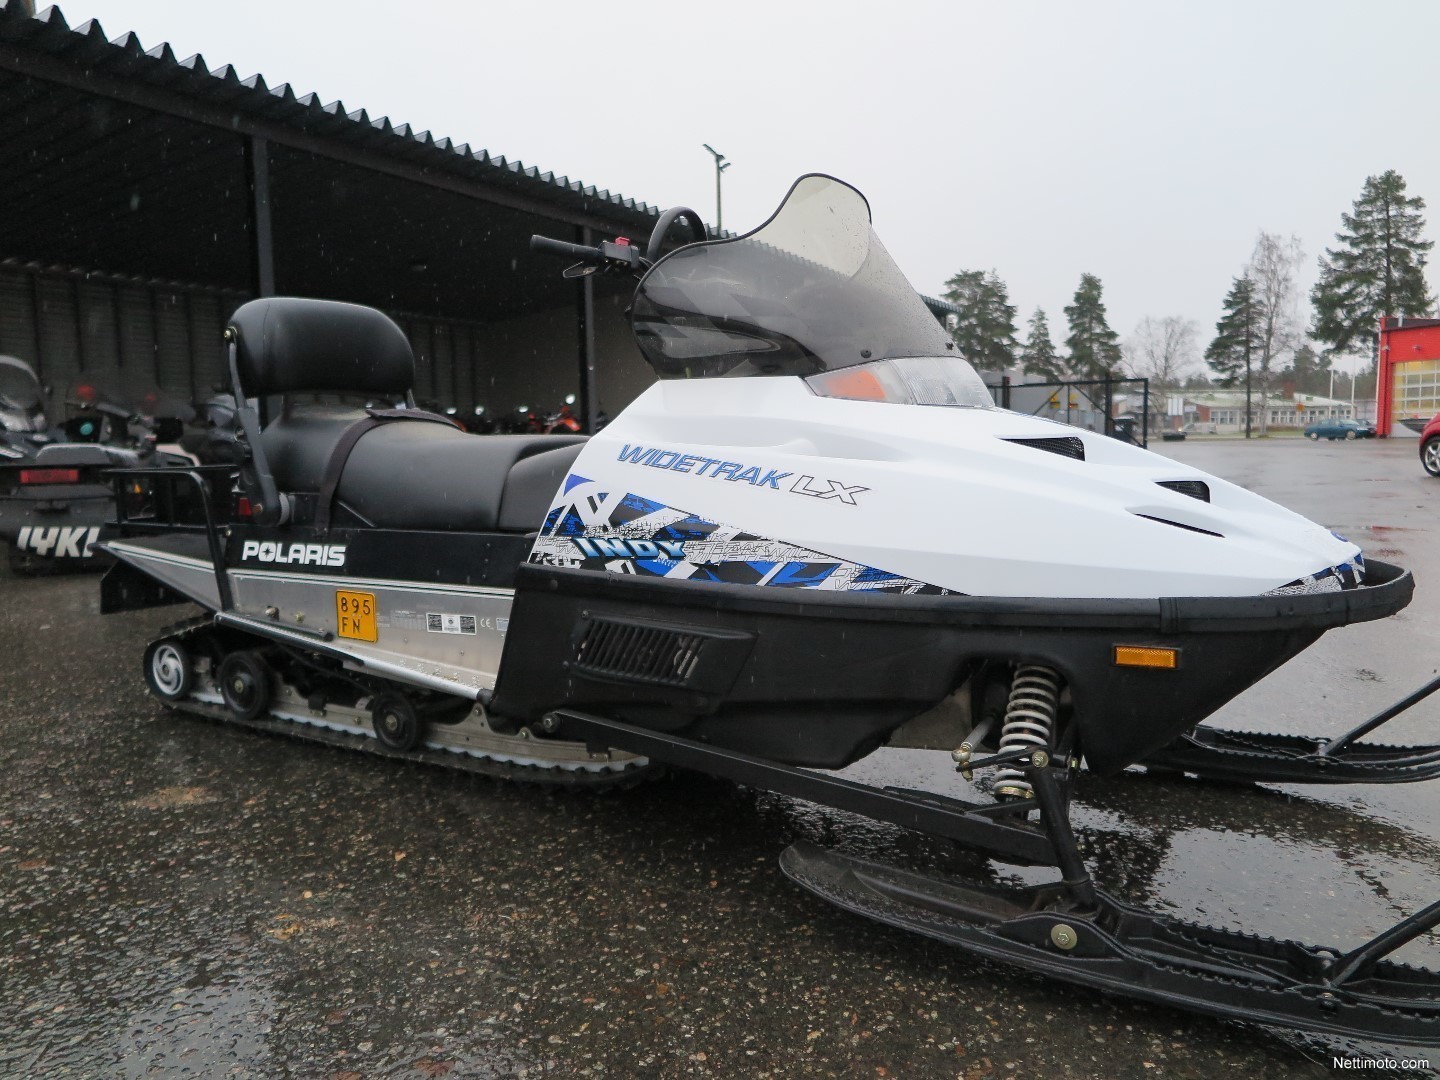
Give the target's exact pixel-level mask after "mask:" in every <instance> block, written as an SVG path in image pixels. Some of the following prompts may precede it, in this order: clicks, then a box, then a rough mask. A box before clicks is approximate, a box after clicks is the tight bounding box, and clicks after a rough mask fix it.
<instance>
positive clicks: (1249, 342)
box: [1205, 276, 1260, 439]
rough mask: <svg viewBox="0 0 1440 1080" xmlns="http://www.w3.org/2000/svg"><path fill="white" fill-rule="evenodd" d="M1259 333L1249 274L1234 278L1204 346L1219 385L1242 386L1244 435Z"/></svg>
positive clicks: (1257, 313)
mask: <svg viewBox="0 0 1440 1080" xmlns="http://www.w3.org/2000/svg"><path fill="white" fill-rule="evenodd" d="M1259 335H1260V304H1259V302H1258V301H1257V300H1256V298H1255V283H1254V282H1253V281H1251V280H1250V278H1249V276H1241V277H1238V278H1236V279H1235V282H1234V284H1233V285H1231V286H1230V291H1229V292H1228V293H1227V294H1226V295H1225V314H1223V315H1221V316H1220V321H1219V322H1217V323H1216V324H1215V338H1214V340H1213V341H1211V342H1210V346H1209V347H1208V348H1207V349H1206V350H1205V362H1206V363H1208V364H1209V365H1210V368H1211V370H1212V371H1214V372H1215V374H1216V375H1217V376H1219V381H1220V385H1221V386H1235V385H1237V384H1241V383H1243V384H1244V386H1245V437H1246V438H1247V439H1248V438H1249V437H1250V412H1251V408H1250V376H1251V366H1252V363H1253V360H1254V357H1255V348H1256V345H1257V343H1258V340H1259Z"/></svg>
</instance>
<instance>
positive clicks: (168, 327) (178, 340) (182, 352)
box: [153, 289, 192, 397]
mask: <svg viewBox="0 0 1440 1080" xmlns="http://www.w3.org/2000/svg"><path fill="white" fill-rule="evenodd" d="M153 295H154V305H155V351H156V354H157V356H158V358H159V367H160V386H161V387H162V388H163V389H165V390H169V391H171V392H173V393H177V394H184V395H186V396H187V397H188V396H189V395H190V394H191V392H192V390H191V372H190V322H189V313H188V312H187V311H186V301H187V299H188V298H187V297H186V295H185V294H184V293H182V292H177V291H172V290H169V289H156V290H155V292H154V294H153Z"/></svg>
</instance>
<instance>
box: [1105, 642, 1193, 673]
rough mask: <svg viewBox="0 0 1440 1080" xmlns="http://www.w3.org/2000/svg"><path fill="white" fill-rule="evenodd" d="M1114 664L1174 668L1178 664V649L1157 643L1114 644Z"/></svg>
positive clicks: (1119, 665)
mask: <svg viewBox="0 0 1440 1080" xmlns="http://www.w3.org/2000/svg"><path fill="white" fill-rule="evenodd" d="M1115 666H1116V667H1147V668H1167V669H1174V668H1177V667H1179V666H1180V650H1179V649H1167V648H1164V647H1163V646H1157V645H1116V646H1115Z"/></svg>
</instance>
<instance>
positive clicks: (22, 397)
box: [0, 356, 40, 411]
mask: <svg viewBox="0 0 1440 1080" xmlns="http://www.w3.org/2000/svg"><path fill="white" fill-rule="evenodd" d="M39 405H40V380H39V379H37V378H35V373H34V372H33V371H31V370H30V365H29V364H27V363H25V362H24V361H23V360H16V359H15V358H14V357H13V356H0V406H4V407H6V408H11V409H24V410H27V411H28V410H33V409H36V408H38V407H39Z"/></svg>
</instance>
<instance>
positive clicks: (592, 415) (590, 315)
mask: <svg viewBox="0 0 1440 1080" xmlns="http://www.w3.org/2000/svg"><path fill="white" fill-rule="evenodd" d="M580 243H582V244H584V245H586V246H587V247H593V246H594V244H595V237H594V235H593V234H592V233H591V230H590V227H589V226H581V228H580ZM579 302H580V418H581V423H583V424H584V425H585V434H587V435H593V434H595V424H596V421H597V418H598V416H599V411H600V403H599V401H597V400H596V393H595V275H594V274H586V275H585V276H584V277H582V278H581V279H580V295H579Z"/></svg>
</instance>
